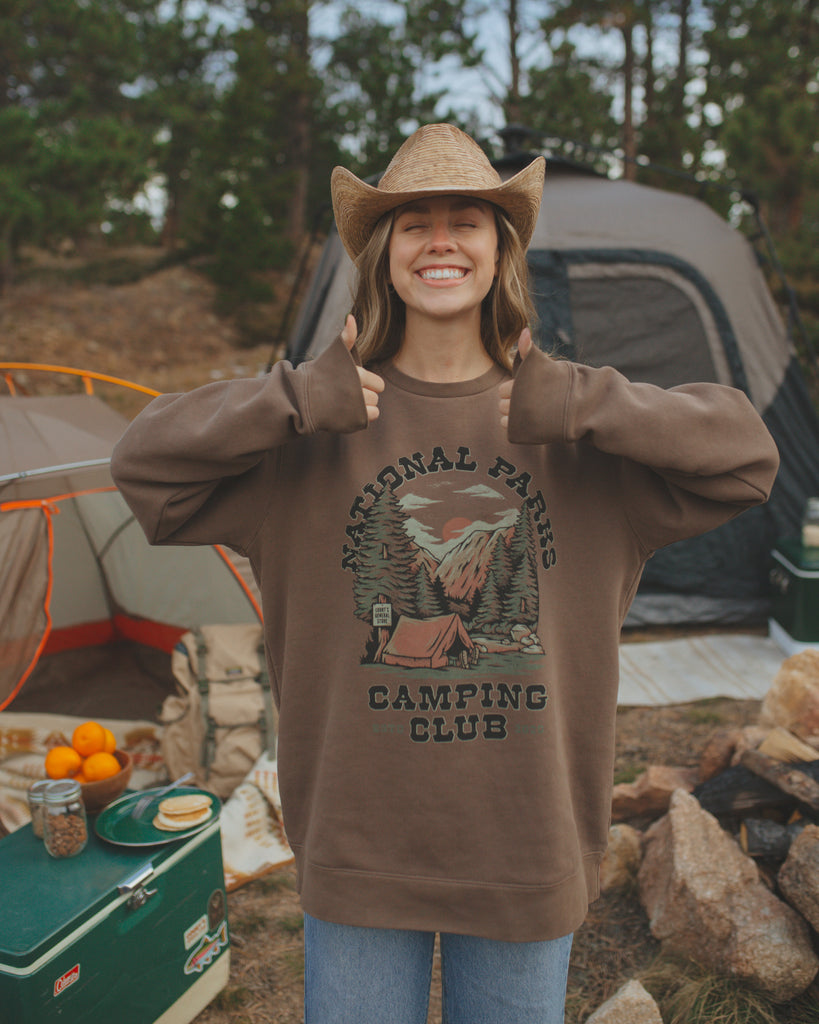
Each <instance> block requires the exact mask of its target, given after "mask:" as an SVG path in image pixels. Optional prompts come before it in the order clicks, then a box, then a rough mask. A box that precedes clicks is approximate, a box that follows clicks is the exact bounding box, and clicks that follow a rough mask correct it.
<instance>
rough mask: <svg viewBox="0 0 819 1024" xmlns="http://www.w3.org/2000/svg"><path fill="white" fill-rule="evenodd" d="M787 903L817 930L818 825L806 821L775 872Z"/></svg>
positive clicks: (818, 902)
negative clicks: (806, 823)
mask: <svg viewBox="0 0 819 1024" xmlns="http://www.w3.org/2000/svg"><path fill="white" fill-rule="evenodd" d="M776 880H777V882H778V884H779V888H780V891H781V892H782V895H783V896H784V897H785V899H786V900H787V901H788V903H790V904H791V906H792V907H795V908H796V909H797V910H798V911H799V913H800V914H801V915H802V916H803V917H804V918H806V919H807V920H808V921H809V922H810V924H811V926H812V927H813V929H814V930H815V931H817V932H819V827H817V826H816V825H806V826H805V827H804V828H803V829H802V831H801V832H800V833H799V835H798V836H797V837H796V838H795V839H794V841H793V842H792V843H791V846H790V849H789V850H788V856H787V857H786V859H785V863H784V864H783V865H782V867H781V868H780V869H779V873H778V874H777V876H776Z"/></svg>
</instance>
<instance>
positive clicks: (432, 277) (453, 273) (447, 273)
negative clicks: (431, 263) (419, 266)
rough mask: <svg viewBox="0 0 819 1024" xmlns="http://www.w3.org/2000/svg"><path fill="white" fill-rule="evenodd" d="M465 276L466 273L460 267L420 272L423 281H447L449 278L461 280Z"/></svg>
mask: <svg viewBox="0 0 819 1024" xmlns="http://www.w3.org/2000/svg"><path fill="white" fill-rule="evenodd" d="M465 276H466V271H465V270H462V269H461V268H460V267H446V268H435V269H432V270H422V271H421V278H422V280H424V281H447V280H449V279H451V278H461V277H465Z"/></svg>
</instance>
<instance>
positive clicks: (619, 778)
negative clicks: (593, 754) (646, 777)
mask: <svg viewBox="0 0 819 1024" xmlns="http://www.w3.org/2000/svg"><path fill="white" fill-rule="evenodd" d="M645 770H646V766H645V765H644V764H640V763H639V762H637V761H628V762H627V763H626V764H624V765H623V766H622V767H620V768H618V769H617V770H616V771H615V773H614V785H615V786H617V785H619V784H620V783H621V782H634V780H635V779H636V778H637V776H638V775H642V774H643V772H644V771H645Z"/></svg>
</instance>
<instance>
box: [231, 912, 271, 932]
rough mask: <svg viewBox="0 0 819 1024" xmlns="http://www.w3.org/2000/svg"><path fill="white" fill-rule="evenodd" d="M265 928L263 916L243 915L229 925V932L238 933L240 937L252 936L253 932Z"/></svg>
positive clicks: (254, 914)
mask: <svg viewBox="0 0 819 1024" xmlns="http://www.w3.org/2000/svg"><path fill="white" fill-rule="evenodd" d="M266 927H267V918H266V917H265V915H264V914H256V913H250V914H244V915H242V916H241V917H237V918H236V920H235V921H233V922H232V923H231V930H232V931H234V932H238V933H239V934H240V935H252V934H253V933H254V932H258V931H261V930H262V929H263V928H266Z"/></svg>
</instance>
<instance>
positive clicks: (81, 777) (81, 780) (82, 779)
mask: <svg viewBox="0 0 819 1024" xmlns="http://www.w3.org/2000/svg"><path fill="white" fill-rule="evenodd" d="M74 781H75V782H79V783H80V785H85V783H86V782H88V779H86V777H85V776H84V775H83V773H82V772H77V774H76V775H75V776H74Z"/></svg>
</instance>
